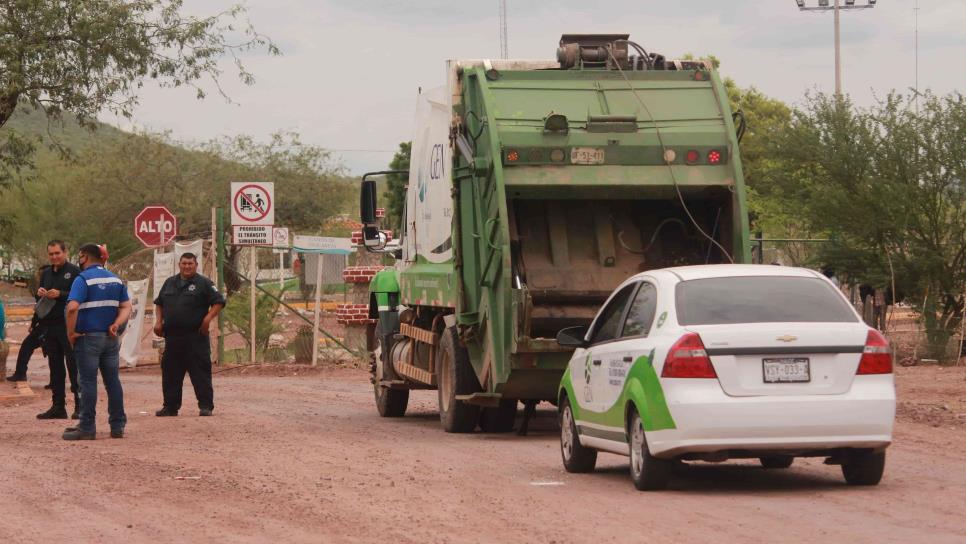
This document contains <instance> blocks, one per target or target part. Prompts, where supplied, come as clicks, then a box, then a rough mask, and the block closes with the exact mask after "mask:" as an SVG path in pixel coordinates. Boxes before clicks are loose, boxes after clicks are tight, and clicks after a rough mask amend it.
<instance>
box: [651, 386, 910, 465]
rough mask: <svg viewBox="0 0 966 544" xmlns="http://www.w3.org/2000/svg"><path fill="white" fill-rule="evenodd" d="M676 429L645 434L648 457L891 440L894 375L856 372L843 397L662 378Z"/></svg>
mask: <svg viewBox="0 0 966 544" xmlns="http://www.w3.org/2000/svg"><path fill="white" fill-rule="evenodd" d="M662 382H663V383H662V385H663V387H664V391H665V395H666V398H667V399H668V407H669V408H670V411H671V416H672V417H673V418H674V422H675V427H676V428H675V429H668V430H662V431H653V432H649V433H648V434H647V440H648V446H649V448H650V450H651V453H652V454H653V455H656V456H658V457H672V456H677V455H680V454H684V453H698V452H701V453H711V452H722V451H728V450H745V451H768V452H775V453H778V452H783V451H784V452H786V453H790V454H794V453H804V452H809V451H815V450H831V449H837V448H874V449H878V448H884V447H886V446H888V445H889V444H890V443H891V442H892V427H893V422H894V421H895V413H896V396H895V385H894V382H893V377H892V375H891V374H890V375H879V376H856V378H855V381H854V382H853V384H852V387H851V388H850V390H849V391H848V392H847V393H844V394H841V395H811V396H758V397H730V396H728V395H726V394H725V393H724V392H723V391H722V389H721V386H720V385H719V384H718V381H717V380H663V381H662Z"/></svg>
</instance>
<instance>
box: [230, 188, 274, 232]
mask: <svg viewBox="0 0 966 544" xmlns="http://www.w3.org/2000/svg"><path fill="white" fill-rule="evenodd" d="M274 200H275V184H274V183H271V182H267V183H244V182H233V183H232V184H231V224H232V225H274V224H275V202H274Z"/></svg>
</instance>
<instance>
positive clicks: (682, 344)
mask: <svg viewBox="0 0 966 544" xmlns="http://www.w3.org/2000/svg"><path fill="white" fill-rule="evenodd" d="M661 377H662V378H717V377H718V375H717V374H716V373H715V371H714V367H713V366H711V358H710V357H708V352H707V351H705V349H704V342H702V341H701V337H700V336H698V333H696V332H689V333H687V334H685V335H684V336H682V337H681V338H679V339H678V341H677V342H675V343H674V345H673V346H671V349H670V350H668V352H667V357H666V358H665V359H664V369H663V370H662V371H661Z"/></svg>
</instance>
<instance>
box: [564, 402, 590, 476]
mask: <svg viewBox="0 0 966 544" xmlns="http://www.w3.org/2000/svg"><path fill="white" fill-rule="evenodd" d="M560 456H561V457H562V458H563V465H564V468H565V469H566V470H567V472H590V471H592V470H594V466H595V465H596V464H597V450H594V449H591V448H587V447H584V446H582V445H581V444H580V436H579V435H577V422H576V421H574V411H573V409H572V408H571V407H570V401H569V400H568V399H567V398H566V397H564V399H563V402H561V403H560Z"/></svg>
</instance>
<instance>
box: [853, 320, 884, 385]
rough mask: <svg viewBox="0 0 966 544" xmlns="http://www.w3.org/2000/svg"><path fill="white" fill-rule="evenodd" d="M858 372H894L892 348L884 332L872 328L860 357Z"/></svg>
mask: <svg viewBox="0 0 966 544" xmlns="http://www.w3.org/2000/svg"><path fill="white" fill-rule="evenodd" d="M856 373H857V374H892V350H891V349H889V341H888V340H886V338H885V336H882V333H880V332H879V331H876V330H870V331H869V334H868V336H866V338H865V348H864V349H863V350H862V358H861V359H859V370H858V372H856Z"/></svg>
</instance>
